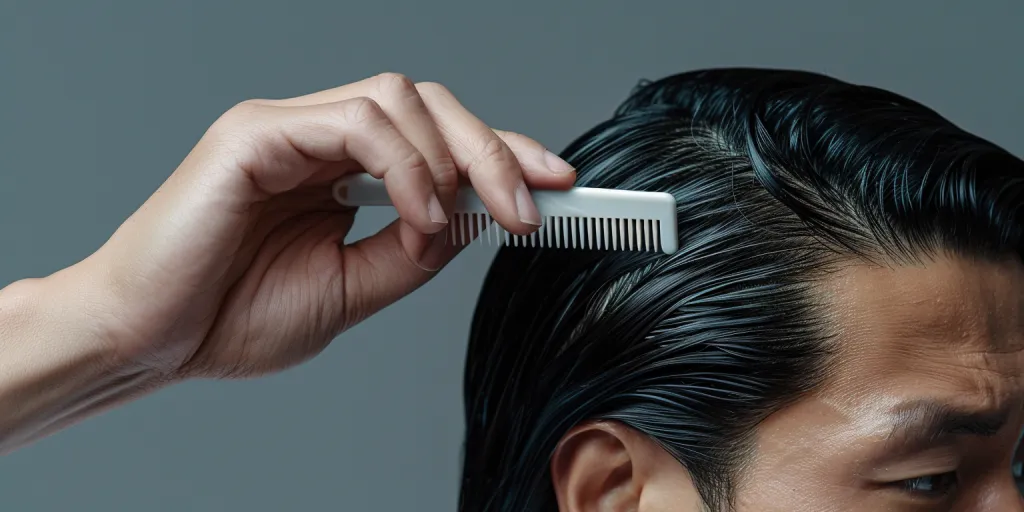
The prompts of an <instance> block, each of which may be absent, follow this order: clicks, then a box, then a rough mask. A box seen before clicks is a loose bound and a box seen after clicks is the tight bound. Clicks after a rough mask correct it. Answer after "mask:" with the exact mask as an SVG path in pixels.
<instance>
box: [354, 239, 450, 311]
mask: <svg viewBox="0 0 1024 512" xmlns="http://www.w3.org/2000/svg"><path fill="white" fill-rule="evenodd" d="M446 233H447V230H445V231H441V232H439V233H437V234H435V235H429V236H423V235H422V234H421V233H418V232H416V231H414V230H413V229H412V228H410V227H409V226H408V225H407V224H405V223H404V222H402V221H401V220H396V221H395V222H392V223H391V224H389V225H388V226H387V227H385V228H384V229H383V230H381V231H380V232H378V233H377V234H375V235H373V236H371V237H368V238H364V239H362V240H359V241H358V242H355V243H354V244H351V245H349V246H347V247H346V248H345V250H344V251H343V252H342V254H343V260H342V265H343V266H342V268H343V272H344V283H345V290H344V297H345V309H346V314H347V315H351V318H352V323H355V322H359V321H361V320H362V319H365V318H366V317H368V316H370V315H372V314H374V313H376V312H377V311H380V310H381V309H382V308H384V307H386V306H388V305H390V304H392V303H394V302H395V301H397V300H398V299H401V298H402V297H404V296H406V295H408V294H409V293H412V292H413V291H414V290H416V289H417V288H419V287H420V286H422V285H423V284H424V283H426V282H427V281H428V280H430V278H431V277H433V276H434V273H435V271H436V270H439V269H441V268H442V267H443V266H444V265H445V264H447V263H448V262H449V261H451V260H452V258H454V257H455V256H456V255H457V254H458V253H459V251H461V250H462V247H460V246H454V245H451V244H446V243H445V240H446V238H445V236H446ZM410 246H411V247H412V253H413V254H414V256H412V257H410V255H409V250H407V247H410Z"/></svg>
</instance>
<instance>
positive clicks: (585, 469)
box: [551, 421, 700, 512]
mask: <svg viewBox="0 0 1024 512" xmlns="http://www.w3.org/2000/svg"><path fill="white" fill-rule="evenodd" d="M551 479H552V484H553V485H554V488H555V494H556V496H557V498H558V510H559V511H561V512H662V511H673V512H679V511H687V510H693V511H696V510H700V498H699V495H698V494H697V492H696V489H695V488H694V487H693V483H692V481H691V480H690V477H689V474H688V473H687V471H686V469H684V468H683V466H682V464H680V463H679V461H677V460H676V459H675V458H674V457H672V455H670V454H669V453H668V452H666V451H665V449H664V448H662V447H661V446H660V445H658V444H657V443H655V442H654V441H652V440H651V439H650V438H648V437H647V436H646V435H644V434H641V433H640V432H637V431H635V430H633V429H631V428H629V427H627V426H625V425H623V424H621V423H618V422H613V421H596V422H589V423H585V424H582V425H579V426H577V427H575V428H573V429H572V430H570V431H569V432H568V433H567V434H566V435H565V436H563V437H562V441H561V442H560V443H559V444H558V448H556V450H555V453H554V456H553V457H552V458H551Z"/></svg>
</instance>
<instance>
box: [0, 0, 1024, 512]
mask: <svg viewBox="0 0 1024 512" xmlns="http://www.w3.org/2000/svg"><path fill="white" fill-rule="evenodd" d="M1022 22H1024V4H1022V3H1021V2H1020V1H1019V0H1005V1H974V2H963V1H936V0H919V1H909V0H908V1H892V0H880V1H866V0H857V1H847V2H838V1H821V0H817V1H814V0H810V1H802V2H800V1H779V0H776V1H771V2H763V1H756V0H754V1H745V2H730V1H685V0H675V1H663V2H654V1H639V0H630V1H625V0H621V1H616V2H613V1H606V2H601V1H596V0H589V1H586V0H583V1H556V0H520V1H518V2H508V1H506V2H480V1H455V0H448V1H444V0H435V1H432V2H424V1H415V0H407V1H395V0H387V1H385V0H366V1H362V2H355V1H337V0H334V1H330V0H323V1H312V0H302V1H299V0H292V1H289V2H284V1H278V2H274V1H256V0H246V1H243V0H234V1H209V0H208V1H199V0H193V1H183V0H176V1H139V0H134V1H121V2H115V1H98V0H97V1H91V2H83V1H70V0H68V1H29V0H24V1H18V0H14V1H12V0H0V170H2V172H0V248H2V252H0V285H5V284H7V283H9V282H11V281H14V280H17V279H20V278H23V277H32V276H43V275H46V274H48V273H50V272H53V271H55V270H57V269H59V268H61V267H63V266H66V265H69V264H71V263H74V262H75V261H76V260H78V259H80V258H82V257H84V256H85V255H87V254H88V253H90V252H91V251H93V250H95V249H96V248H97V247H98V246H99V245H100V244H102V243H103V242H104V241H105V240H106V238H107V237H108V236H109V235H110V234H111V232H112V231H113V230H114V229H115V228H116V227H117V226H118V224H119V223H121V222H122V221H123V220H124V219H125V218H126V217H127V216H128V215H130V214H131V213H132V212H133V211H134V210H135V209H136V208H137V207H138V206H139V204H140V203H142V202H143V201H144V200H145V199H146V197H147V196H148V195H149V194H150V193H151V192H153V191H154V189H155V188H156V187H157V186H158V185H159V184H160V183H161V182H162V181H163V180H164V179H165V178H166V176H167V175H168V174H169V173H170V172H171V171H172V170H173V169H174V168H175V166H176V165H177V164H178V162H179V161H180V160H181V159H182V158H183V157H184V156H185V154H186V153H187V152H188V151H189V149H190V148H191V146H192V145H193V144H194V143H195V142H196V140H197V139H198V138H199V137H200V136H201V135H202V133H203V131H204V130H205V128H206V127H207V126H208V125H209V124H210V123H211V122H212V121H213V120H214V119H215V118H216V117H217V116H218V115H219V114H220V113H221V112H222V111H224V110H225V109H227V108H229V107H230V106H232V105H233V104H235V103H237V102H238V101H240V100H243V99H246V98H252V97H264V98H276V97H287V96H293V95H299V94H303V93H307V92H312V91H315V90H319V89H325V88H329V87H332V86H336V85H340V84H343V83H346V82H350V81H355V80H358V79H360V78H364V77H367V76H371V75H374V74H376V73H379V72H382V71H399V72H402V73H405V74H407V75H409V76H410V77H412V78H413V79H415V80H432V81H440V82H442V83H444V84H446V85H448V86H449V87H450V88H451V89H452V90H453V92H455V93H456V95H458V96H459V97H460V98H461V99H462V100H463V102H464V103H465V104H466V105H467V106H468V107H469V108H470V109H471V110H472V111H474V112H475V113H476V114H478V115H479V116H480V117H481V118H482V119H483V120H485V121H486V122H488V123H489V124H491V125H492V126H495V127H499V128H503V129H509V130H515V131H519V132H523V133H526V134H529V135H531V136H533V137H534V138H536V139H538V140H540V141H542V142H543V143H545V144H547V145H549V146H550V147H552V148H555V149H560V148H561V147H563V146H564V145H565V144H566V143H568V142H569V141H570V140H571V139H572V138H574V137H575V136H577V135H579V134H580V133H582V132H583V131H584V130H586V129H587V128H589V127H590V126H592V125H594V124H595V123H597V122H598V121H601V120H603V119H605V118H606V117H607V116H608V115H609V114H610V113H611V112H612V110H613V109H614V108H615V106H616V105H617V104H618V102H619V101H621V100H622V99H623V98H624V97H625V96H626V94H627V93H628V92H629V91H630V89H631V88H632V87H633V86H634V84H636V83H637V81H638V80H639V79H642V78H658V77H661V76H664V75H667V74H671V73H675V72H679V71H684V70H689V69H693V68H700V67H712V66H715V67H717V66H735V65H744V66H771V67H787V68H802V69H809V70H814V71H820V72H826V73H829V74H832V75H835V76H837V77H839V78H843V79H846V80H850V81H855V82H860V83H865V84H870V85H875V86H878V87H883V88H888V89H891V90H894V91H896V92H899V93H902V94H905V95H908V96H911V97H913V98H915V99H917V100H919V101H921V102H923V103H925V104H927V105H929V106H932V107H933V108H935V109H937V110H939V111H940V112H942V113H944V114H946V115H947V116H948V117H950V118H951V119H952V120H954V121H955V122H957V123H958V124H960V125H962V126H963V127H965V128H967V129H968V130H972V131H975V132H977V133H979V134H981V135H982V136H985V137H988V138H990V139H992V140H994V141H995V142H997V143H999V144H1001V145H1003V146H1004V147H1006V148H1007V149H1009V150H1010V151H1013V152H1015V153H1016V154H1021V153H1022V152H1024V141H1022V138H1021V134H1022V133H1024V94H1022V93H1021V84H1022V83H1024V62H1022V60H1021V57H1020V54H1021V51H1022V50H1024V33H1022V31H1021V30H1020V27H1021V25H1022ZM388 220H390V217H389V215H388V214H387V213H376V214H365V215H364V216H363V218H361V219H360V221H359V222H358V223H357V227H356V233H355V234H356V235H359V236H362V235H365V234H367V233H369V231H370V230H371V229H375V228H377V227H380V226H382V225H384V223H386V222H387V221H388ZM491 256H492V252H491V251H487V250H473V251H470V252H468V253H465V254H463V255H462V256H460V257H459V259H458V260H457V261H456V262H454V263H453V264H452V265H450V266H449V267H448V269H447V270H446V271H445V272H444V273H443V274H442V275H441V276H440V277H438V278H437V279H436V280H434V281H433V282H431V283H429V284H428V285H427V286H425V287H423V288H422V289H420V290H419V291H418V292H417V293H415V294H413V295H412V296H410V297H408V298H406V299H405V300H403V301H402V302H400V303H398V304H396V305H394V306H392V307H391V308H389V309H387V310H385V311H384V312H383V313H381V314H379V315H377V316H376V317H374V318H372V319H370V320H368V321H367V322H365V323H363V324H362V325H360V326H358V327H357V328H355V329H353V330H352V331H350V332H349V333H347V334H345V335H343V336H342V337H340V338H339V339H338V340H336V341H335V343H334V344H333V345H332V346H331V347H330V348H329V349H328V350H327V351H326V352H325V353H324V354H323V355H322V356H321V357H319V358H318V359H316V360H314V361H312V362H310V363H308V364H305V365H302V366H300V367H298V368H295V369H292V370H290V371H287V372H285V373H283V374H280V375H276V376H273V377H269V378H265V379H261V380H255V381H243V382H212V381H204V382H191V383H186V384H183V385H179V386H177V387H173V388H170V389H167V390H164V391H162V392H160V393H158V394H156V395H153V396H150V397H148V398H146V399H144V400H142V401H139V402H137V403H134V404H131V405H128V406H126V407H123V408H121V409H119V410H116V411H113V412H110V413H107V414H105V415H103V416H100V417H97V418H94V419H91V420H89V421H86V422H84V423H82V424H80V425H78V426H76V427H74V428H72V429H70V430H67V431H65V432H63V433H60V434H58V435H55V436H53V437H51V438H49V439H46V440H44V441H42V442H39V443H37V444H34V445H32V446H30V447H27V448H25V449H23V450H21V451H18V452H15V453H14V454H12V455H10V456H7V457H5V458H2V459H0V510H3V511H12V512H13V511H36V510H43V511H51V510H53V511H58V510H60V511H63V510H75V511H122V510H124V511H129V510H130V511H142V510H145V511H153V512H157V511H182V510H190V511H217V510H244V511H252V512H257V511H277V510H282V511H283V510H287V511H292V510H359V511H362V510H374V511H376V510H380V511H397V510H416V511H451V510H454V509H455V507H456V502H457V489H458V477H459V454H460V447H461V436H462V412H461V405H462V404H461V382H462V381H461V379H462V365H463V359H464V351H465V343H466V336H467V331H468V325H469V319H470V316H471V314H472V308H473V305H474V302H475V298H476V295H477V293H478V290H479V286H480V282H481V278H482V276H483V274H484V272H485V271H486V268H487V264H488V262H489V259H490V257H491ZM0 413H2V412H0Z"/></svg>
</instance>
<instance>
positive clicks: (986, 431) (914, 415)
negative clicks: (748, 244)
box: [889, 400, 1011, 448]
mask: <svg viewBox="0 0 1024 512" xmlns="http://www.w3.org/2000/svg"><path fill="white" fill-rule="evenodd" d="M894 413H895V415H896V417H895V419H894V421H893V428H892V431H891V432H890V434H889V442H890V443H892V444H896V445H902V447H903V448H911V447H923V446H926V445H930V444H935V443H940V442H943V441H946V440H948V439H949V438H951V437H957V436H965V435H966V436H978V437H992V436H994V435H996V434H997V433H999V431H1000V430H1001V429H1002V428H1003V426H1004V425H1006V422H1007V421H1008V420H1009V417H1010V413H1011V411H1010V410H1009V409H1008V408H1001V409H992V410H971V409H964V408H959V407H956V406H954V405H952V404H949V403H946V402H941V401H937V400H915V401H913V402H908V403H905V404H901V405H899V406H897V408H896V410H895V411H894Z"/></svg>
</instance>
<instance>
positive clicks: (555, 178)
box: [494, 130, 576, 190]
mask: <svg viewBox="0 0 1024 512" xmlns="http://www.w3.org/2000/svg"><path fill="white" fill-rule="evenodd" d="M494 133H496V134H497V135H498V137H501V140H503V141H504V142H505V145H507V146H508V147H509V149H511V150H512V152H513V153H515V155H516V159H517V160H519V164H520V165H521V166H522V168H523V179H525V180H526V184H527V185H529V187H530V188H540V189H550V190H564V189H567V188H569V187H572V186H573V184H574V183H575V182H576V170H575V169H573V168H572V166H571V165H569V164H568V163H567V162H566V161H565V160H562V158H561V157H559V156H558V155H556V154H554V153H552V152H551V151H548V149H547V148H545V147H544V145H542V144H541V143H539V142H537V141H535V140H533V139H531V138H529V137H527V136H525V135H521V134H518V133H515V132H508V131H503V130H494Z"/></svg>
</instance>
